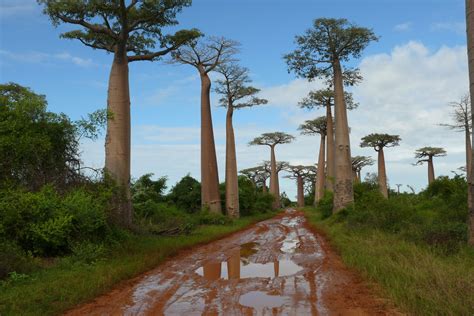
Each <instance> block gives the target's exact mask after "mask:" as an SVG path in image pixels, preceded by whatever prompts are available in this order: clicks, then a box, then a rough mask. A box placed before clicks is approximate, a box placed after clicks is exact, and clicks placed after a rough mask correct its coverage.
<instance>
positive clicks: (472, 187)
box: [466, 0, 474, 246]
mask: <svg viewBox="0 0 474 316" xmlns="http://www.w3.org/2000/svg"><path fill="white" fill-rule="evenodd" d="M466 33H467V56H468V66H469V93H470V97H471V113H473V114H474V101H473V100H474V0H466ZM471 122H472V123H473V126H474V117H471ZM472 141H473V142H474V137H473V138H472ZM472 147H474V144H472V145H471V151H470V153H469V156H470V168H469V169H470V170H469V172H470V176H468V177H467V179H468V198H467V203H468V209H469V220H468V227H469V240H468V242H469V244H470V245H471V246H474V166H473V165H472V164H473V162H474V158H473V154H474V153H473V151H472Z"/></svg>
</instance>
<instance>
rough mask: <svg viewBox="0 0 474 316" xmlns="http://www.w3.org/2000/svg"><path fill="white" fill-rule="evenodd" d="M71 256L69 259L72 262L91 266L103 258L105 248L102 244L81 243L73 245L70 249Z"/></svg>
mask: <svg viewBox="0 0 474 316" xmlns="http://www.w3.org/2000/svg"><path fill="white" fill-rule="evenodd" d="M71 250H72V254H71V256H70V257H69V258H67V259H69V260H71V261H72V262H74V263H76V262H81V263H87V264H91V263H94V262H97V261H98V260H100V259H102V258H104V256H105V254H106V247H105V246H104V244H95V243H90V242H82V243H77V244H73V245H72V247H71Z"/></svg>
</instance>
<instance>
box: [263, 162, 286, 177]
mask: <svg viewBox="0 0 474 316" xmlns="http://www.w3.org/2000/svg"><path fill="white" fill-rule="evenodd" d="M287 167H288V162H286V161H277V162H276V174H277V180H278V177H279V176H280V172H281V171H283V170H285V169H286V168H287ZM262 168H263V169H264V170H265V173H262V174H261V176H262V177H264V176H266V179H269V178H270V177H271V175H272V163H271V161H270V160H265V161H264V162H263V164H262ZM266 179H265V180H266Z"/></svg>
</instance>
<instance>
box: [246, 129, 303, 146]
mask: <svg viewBox="0 0 474 316" xmlns="http://www.w3.org/2000/svg"><path fill="white" fill-rule="evenodd" d="M294 139H295V137H293V136H292V135H290V134H287V133H283V132H273V133H263V134H262V135H261V136H259V137H255V138H254V139H253V140H252V141H251V142H250V143H249V145H267V146H274V145H277V144H288V143H291V142H292V141H293V140H294Z"/></svg>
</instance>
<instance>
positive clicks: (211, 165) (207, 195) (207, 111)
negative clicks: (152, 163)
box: [200, 70, 222, 213]
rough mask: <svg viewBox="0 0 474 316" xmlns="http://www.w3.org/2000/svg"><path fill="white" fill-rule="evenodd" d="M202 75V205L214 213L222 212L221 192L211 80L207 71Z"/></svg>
mask: <svg viewBox="0 0 474 316" xmlns="http://www.w3.org/2000/svg"><path fill="white" fill-rule="evenodd" d="M200 75H201V201H202V206H203V207H207V208H209V211H210V212H212V213H222V210H221V199H220V194H219V174H218V171H217V159H216V145H215V143H214V130H213V128H212V114H211V102H210V97H209V94H210V91H211V80H210V79H209V76H208V75H207V73H206V72H205V71H203V70H200Z"/></svg>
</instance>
